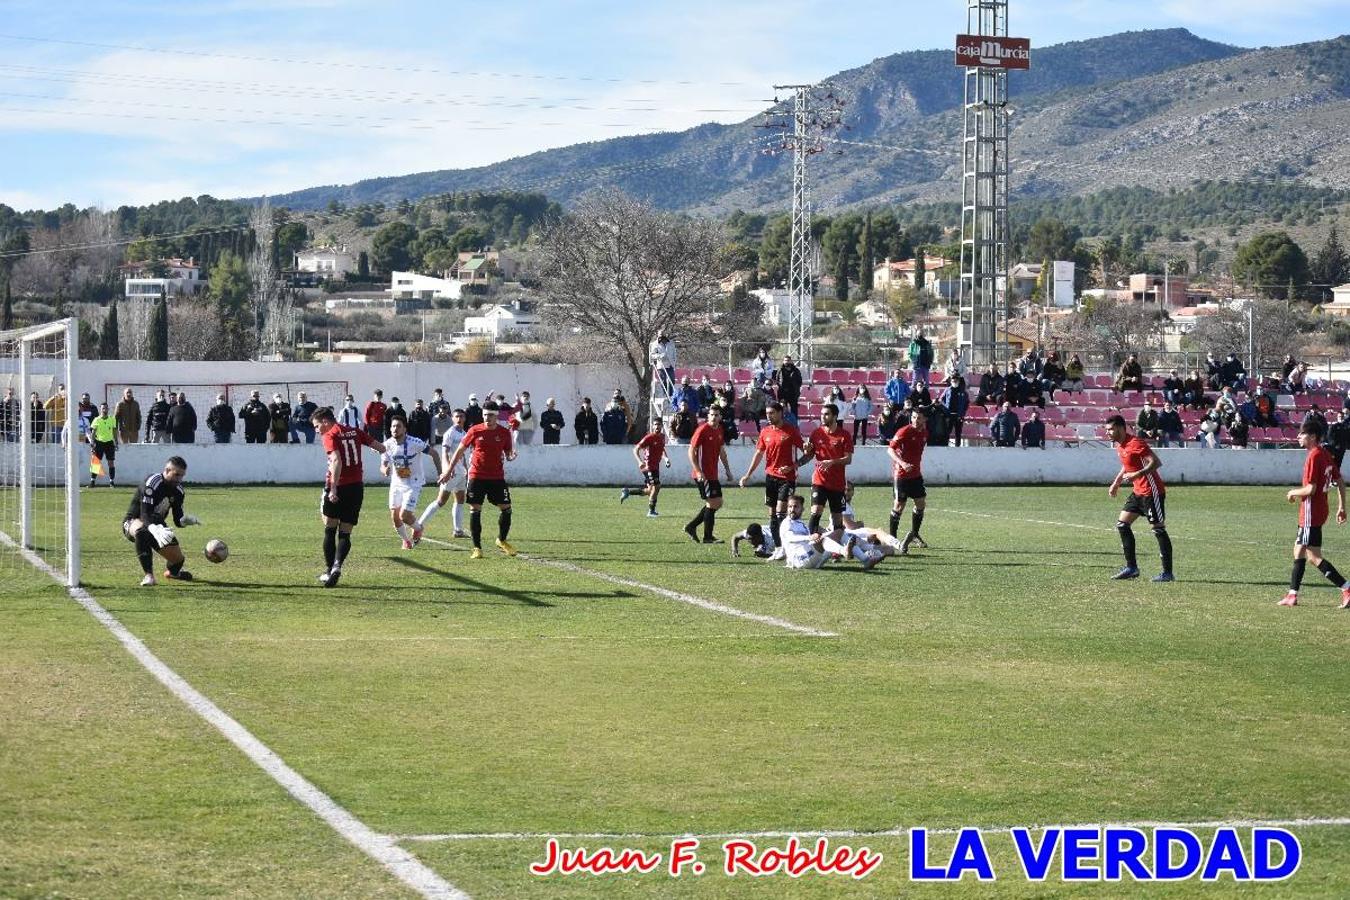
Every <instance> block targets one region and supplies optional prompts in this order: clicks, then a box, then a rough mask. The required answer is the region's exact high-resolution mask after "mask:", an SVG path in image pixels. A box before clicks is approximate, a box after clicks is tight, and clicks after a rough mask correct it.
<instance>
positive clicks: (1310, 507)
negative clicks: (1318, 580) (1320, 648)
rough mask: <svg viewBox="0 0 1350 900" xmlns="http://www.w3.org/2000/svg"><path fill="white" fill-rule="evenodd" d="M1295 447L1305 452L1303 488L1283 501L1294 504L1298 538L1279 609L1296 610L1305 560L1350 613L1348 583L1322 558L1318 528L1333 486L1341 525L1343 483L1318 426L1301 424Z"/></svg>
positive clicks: (1295, 541)
mask: <svg viewBox="0 0 1350 900" xmlns="http://www.w3.org/2000/svg"><path fill="white" fill-rule="evenodd" d="M1298 445H1299V446H1300V447H1302V448H1303V449H1305V450H1307V451H1308V458H1307V459H1306V460H1305V461H1304V463H1303V486H1302V487H1299V488H1295V489H1294V490H1292V491H1290V492H1289V493H1288V494H1285V498H1286V499H1288V501H1289V502H1290V503H1297V504H1298V536H1297V537H1295V538H1294V571H1293V572H1292V573H1291V574H1290V575H1289V593H1287V594H1285V595H1284V599H1283V600H1281V601H1280V604H1279V605H1280V606H1297V605H1298V591H1299V588H1300V587H1302V586H1303V572H1304V570H1305V569H1307V567H1308V560H1312V564H1313V565H1314V566H1316V567H1317V571H1319V572H1321V573H1322V574H1323V575H1325V576H1326V579H1327V581H1330V582H1331V583H1332V584H1334V585H1336V586H1337V587H1339V588H1340V589H1341V607H1340V608H1341V609H1350V583H1347V582H1346V580H1345V579H1344V578H1343V577H1341V573H1340V572H1338V571H1336V567H1335V566H1333V565H1332V564H1331V561H1330V560H1328V559H1325V558H1323V556H1322V526H1323V525H1325V524H1326V522H1327V514H1328V512H1329V511H1330V510H1329V509H1328V505H1329V504H1328V503H1327V492H1328V491H1330V490H1331V486H1332V485H1333V484H1334V485H1336V524H1338V525H1344V524H1345V482H1344V479H1343V478H1342V477H1341V472H1340V469H1338V468H1337V467H1336V460H1335V458H1334V457H1333V456H1332V455H1331V451H1329V450H1327V448H1326V447H1323V446H1322V426H1321V424H1320V423H1319V422H1316V421H1309V422H1304V423H1303V427H1302V428H1300V429H1299V433H1298Z"/></svg>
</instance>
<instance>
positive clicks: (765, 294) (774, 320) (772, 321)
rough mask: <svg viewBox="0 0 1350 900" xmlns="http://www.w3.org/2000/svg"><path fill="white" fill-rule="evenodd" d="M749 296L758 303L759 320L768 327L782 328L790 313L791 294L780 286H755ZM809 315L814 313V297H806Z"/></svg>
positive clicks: (786, 322)
mask: <svg viewBox="0 0 1350 900" xmlns="http://www.w3.org/2000/svg"><path fill="white" fill-rule="evenodd" d="M750 296H751V297H755V298H758V300H759V303H760V316H759V320H760V322H762V323H763V324H765V325H768V326H769V327H770V328H782V327H784V326H786V325H787V324H788V319H789V317H790V315H791V311H790V309H789V307H790V306H791V305H792V295H791V294H789V293H788V292H787V291H785V290H782V289H781V288H757V289H755V290H753V291H751V292H750ZM807 302H808V303H809V305H810V307H811V315H812V316H814V315H815V299H814V298H807Z"/></svg>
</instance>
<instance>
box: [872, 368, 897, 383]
mask: <svg viewBox="0 0 1350 900" xmlns="http://www.w3.org/2000/svg"><path fill="white" fill-rule="evenodd" d="M890 380H891V377H890V376H889V375H887V374H886V371H885V370H884V369H872V370H871V371H870V372H868V373H867V383H868V384H885V383H886V382H888V381H890Z"/></svg>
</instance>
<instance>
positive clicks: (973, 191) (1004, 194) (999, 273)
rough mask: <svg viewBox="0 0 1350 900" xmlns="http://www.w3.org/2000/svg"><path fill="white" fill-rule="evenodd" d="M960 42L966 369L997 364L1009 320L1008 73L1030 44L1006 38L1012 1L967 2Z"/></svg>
mask: <svg viewBox="0 0 1350 900" xmlns="http://www.w3.org/2000/svg"><path fill="white" fill-rule="evenodd" d="M966 3H967V6H966V33H965V34H961V35H958V36H957V38H956V64H957V65H958V66H961V67H963V68H964V69H965V103H964V105H963V107H962V115H963V120H964V133H963V136H962V140H961V290H960V320H959V322H960V324H959V326H958V328H959V332H958V335H957V338H958V343H959V346H960V349H961V354H962V356H964V357H965V360H966V363H967V364H968V365H969V366H971V367H972V368H974V367H983V366H986V365H988V364H989V363H991V362H996V361H997V359H998V357H999V355H1000V346H1003V347H1006V341H1005V342H1002V343H1000V341H999V340H998V319H999V317H1000V315H1001V316H1002V318H1003V321H1004V325H1005V328H1006V324H1007V315H1008V309H1007V307H1008V290H1007V288H1008V128H1009V118H1010V116H1011V113H1012V110H1011V107H1009V106H1008V70H1009V69H1027V68H1030V66H1031V44H1030V41H1028V40H1026V39H1024V38H1009V37H1008V2H1007V0H966Z"/></svg>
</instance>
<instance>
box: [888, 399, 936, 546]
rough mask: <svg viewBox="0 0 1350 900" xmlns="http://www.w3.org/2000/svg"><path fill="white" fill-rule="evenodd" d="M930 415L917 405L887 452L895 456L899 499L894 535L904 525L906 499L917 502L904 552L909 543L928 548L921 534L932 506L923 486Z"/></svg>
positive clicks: (893, 509) (893, 521)
mask: <svg viewBox="0 0 1350 900" xmlns="http://www.w3.org/2000/svg"><path fill="white" fill-rule="evenodd" d="M927 426H928V414H927V413H926V412H925V411H924V409H923V407H921V406H920V407H916V408H915V410H914V414H913V416H912V417H911V418H910V422H909V424H908V425H906V426H904V427H903V428H901V429H900V430H899V431H897V432H896V433H895V437H893V438H891V442H890V444H889V445H888V446H887V448H886V453H887V455H888V456H890V458H891V468H892V472H891V474H892V475H893V476H894V487H895V495H894V496H895V502H894V503H893V504H892V505H891V537H895V536H896V534H895V533H896V531H898V530H899V528H900V517H901V516H902V515H904V512H905V501H906V500H911V499H912V500H913V501H914V512H912V513H911V514H910V518H909V534H907V535H905V539H904V540H903V541H901V542H900V554H901V555H902V556H903V555H904V554H906V553H908V552H909V545H910V544H914V543H917V544H918V545H919V546H920V547H923V548H924V549H925V550H926V549H928V544H927V543H925V542H924V539H923V538H921V537H919V529H920V528H921V527H923V510H924V507H925V506H927V505H928V500H927V497H928V491H927V489H926V488H925V487H924V486H923V448H924V447H925V446H927V444H928V427H927Z"/></svg>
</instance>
